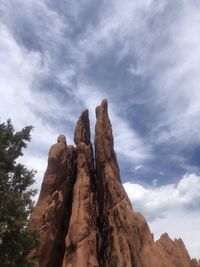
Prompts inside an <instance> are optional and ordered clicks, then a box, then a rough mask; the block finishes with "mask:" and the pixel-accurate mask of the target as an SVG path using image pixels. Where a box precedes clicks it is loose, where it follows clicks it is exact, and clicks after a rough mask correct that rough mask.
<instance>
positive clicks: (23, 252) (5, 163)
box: [0, 120, 37, 267]
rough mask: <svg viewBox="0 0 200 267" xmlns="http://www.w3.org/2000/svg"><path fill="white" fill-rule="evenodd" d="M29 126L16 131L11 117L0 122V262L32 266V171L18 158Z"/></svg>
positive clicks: (34, 242) (12, 266) (27, 138)
mask: <svg viewBox="0 0 200 267" xmlns="http://www.w3.org/2000/svg"><path fill="white" fill-rule="evenodd" d="M31 130H32V126H27V127H25V128H23V129H22V130H21V131H19V132H15V130H14V127H13V125H12V123H11V121H10V120H8V121H7V123H2V124H0V266H1V267H8V266H9V267H17V266H18V267H24V266H26V267H29V266H33V263H31V262H30V261H29V260H27V255H28V254H29V252H30V251H31V250H32V249H33V248H34V247H35V246H36V245H37V232H35V231H31V230H30V229H28V217H29V216H30V213H31V211H32V208H33V201H32V197H33V196H34V195H35V194H36V190H33V189H32V187H31V186H32V185H33V183H34V182H35V181H34V175H35V171H33V170H28V169H27V168H26V167H25V166H24V165H23V164H20V163H18V161H17V159H18V158H19V157H20V156H23V153H22V150H23V149H24V148H26V147H27V142H28V141H30V140H31V136H30V132H31Z"/></svg>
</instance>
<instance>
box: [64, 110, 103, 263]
mask: <svg viewBox="0 0 200 267" xmlns="http://www.w3.org/2000/svg"><path fill="white" fill-rule="evenodd" d="M74 142H75V144H76V146H77V178H76V183H75V185H74V190H73V201H72V214H71V218H70V224H69V229H68V234H67V237H66V252H65V257H64V261H63V265H62V266H63V267H80V266H81V267H98V266H99V264H98V261H97V247H96V242H97V226H96V195H95V191H94V190H95V173H94V158H93V149H92V144H91V142H90V126H89V118H88V111H87V110H86V111H84V112H83V113H82V115H81V116H80V118H79V120H78V123H77V126H76V129H75V138H74Z"/></svg>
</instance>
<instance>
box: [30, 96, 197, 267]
mask: <svg viewBox="0 0 200 267" xmlns="http://www.w3.org/2000/svg"><path fill="white" fill-rule="evenodd" d="M96 120H97V121H96V127H95V157H94V155H93V146H92V144H91V141H90V123H89V118H88V111H87V110H86V111H84V112H83V113H82V114H81V116H80V118H79V120H78V122H77V125H76V129H75V132H74V142H75V144H76V148H74V147H73V146H67V144H66V139H65V137H64V136H63V135H61V136H59V137H58V141H57V143H56V144H54V145H53V146H52V147H51V149H50V151H49V158H48V166H47V170H46V172H45V175H44V180H43V183H42V188H41V192H40V196H39V199H38V202H37V204H36V206H35V209H34V211H33V213H32V216H31V218H30V227H31V228H34V229H39V232H40V244H39V246H38V248H36V249H35V250H34V251H33V252H32V253H31V255H30V256H31V257H32V258H35V260H36V262H37V263H38V266H39V267H200V265H199V263H198V262H197V260H195V259H192V260H191V259H190V256H189V254H188V252H187V250H186V248H185V245H184V243H183V241H182V240H181V239H175V240H172V239H170V238H169V236H168V235H167V234H163V235H162V236H161V238H160V239H159V240H158V241H156V242H154V238H153V235H152V234H151V232H150V229H149V227H148V224H147V222H146V220H145V218H144V217H143V215H142V214H140V213H136V212H135V211H134V210H133V208H132V205H131V203H130V201H129V198H128V196H127V194H126V192H125V190H124V188H123V186H122V184H121V179H120V171H119V166H118V162H117V157H116V153H115V151H114V141H113V134H112V126H111V123H110V119H109V116H108V103H107V101H106V100H103V101H102V103H101V105H100V106H98V107H97V109H96ZM124 141H125V142H126V140H124Z"/></svg>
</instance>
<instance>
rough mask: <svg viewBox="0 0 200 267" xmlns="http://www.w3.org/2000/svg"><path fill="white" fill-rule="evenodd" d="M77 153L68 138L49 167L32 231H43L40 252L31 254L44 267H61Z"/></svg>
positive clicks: (54, 149) (50, 159) (52, 152)
mask: <svg viewBox="0 0 200 267" xmlns="http://www.w3.org/2000/svg"><path fill="white" fill-rule="evenodd" d="M75 159H76V152H75V149H74V147H73V146H67V144H66V139H65V136H64V135H60V136H59V137H58V139H57V143H56V144H54V145H53V146H52V147H51V148H50V151H49V157H48V166H47V170H46V172H45V174H44V179H43V183H42V187H41V191H40V195H39V199H38V202H37V204H36V206H35V208H34V210H33V213H32V215H31V218H30V223H29V224H30V228H32V229H38V230H39V235H40V238H39V241H40V244H39V246H38V248H36V249H35V251H33V252H32V253H31V258H33V259H35V260H36V262H37V263H38V265H39V266H40V267H53V266H60V264H61V262H62V260H63V254H64V251H65V236H66V233H67V229H68V224H69V219H70V215H71V198H72V190H73V185H74V182H75V177H76V166H75V163H76V161H75Z"/></svg>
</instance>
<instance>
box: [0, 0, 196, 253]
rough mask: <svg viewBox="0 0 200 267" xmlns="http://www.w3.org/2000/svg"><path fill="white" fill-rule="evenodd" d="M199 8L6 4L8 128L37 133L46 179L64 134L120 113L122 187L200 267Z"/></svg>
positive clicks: (3, 82)
mask: <svg viewBox="0 0 200 267" xmlns="http://www.w3.org/2000/svg"><path fill="white" fill-rule="evenodd" d="M199 33H200V1H196V0H173V1H168V0H143V1H140V0H135V1H132V0H123V1H120V0H110V1H106V0H79V1H76V0H75V1H69V0H28V1H27V0H0V121H1V122H2V121H5V120H6V119H8V118H11V119H12V122H13V124H14V126H15V128H16V129H17V130H19V129H21V128H22V127H24V126H26V125H33V126H34V131H33V133H32V142H31V143H30V145H29V148H28V149H27V151H26V153H25V156H24V158H23V161H24V162H25V163H26V164H27V166H28V167H30V168H34V169H36V170H37V171H38V174H37V177H36V178H37V184H36V186H37V187H38V188H39V187H40V184H41V180H42V176H43V172H44V170H45V168H46V161H47V153H48V150H49V147H50V145H51V144H53V143H54V142H55V140H56V137H57V135H58V134H59V133H65V134H66V136H67V142H68V143H70V144H72V143H73V130H74V126H75V123H76V120H77V118H78V116H79V114H80V113H81V111H82V110H83V109H85V108H88V109H89V111H90V121H91V128H92V131H93V132H94V123H95V112H94V109H95V107H96V106H97V105H98V104H99V103H100V102H101V100H102V99H103V98H107V99H108V101H109V114H110V117H111V120H112V125H113V132H114V137H115V149H116V151H117V155H118V160H119V164H120V168H121V176H122V181H123V183H124V185H125V188H126V190H127V192H128V194H129V196H130V198H131V201H132V203H133V207H134V209H135V210H136V211H141V212H142V213H143V214H144V215H145V216H146V218H147V220H148V222H149V224H150V227H151V230H152V232H154V234H155V237H156V238H158V237H159V235H160V234H161V233H162V232H165V231H167V232H168V233H169V234H170V236H171V237H172V238H175V237H182V238H183V239H184V241H185V243H186V245H187V247H188V249H189V252H190V254H191V256H192V257H194V256H195V257H198V258H200V228H199V222H200V88H199V85H200V74H199V73H200V34H199Z"/></svg>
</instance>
